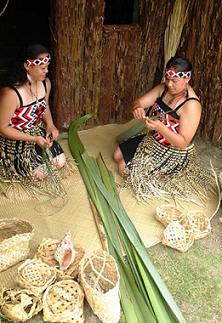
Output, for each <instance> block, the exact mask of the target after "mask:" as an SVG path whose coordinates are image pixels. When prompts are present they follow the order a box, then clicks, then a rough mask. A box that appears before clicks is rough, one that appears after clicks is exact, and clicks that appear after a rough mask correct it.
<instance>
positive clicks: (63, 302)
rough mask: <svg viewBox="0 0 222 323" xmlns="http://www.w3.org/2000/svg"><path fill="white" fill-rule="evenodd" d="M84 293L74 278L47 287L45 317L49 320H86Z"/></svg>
mask: <svg viewBox="0 0 222 323" xmlns="http://www.w3.org/2000/svg"><path fill="white" fill-rule="evenodd" d="M83 301H84V293H83V291H82V288H81V287H80V286H79V284H78V283H77V282H75V281H74V280H64V281H60V282H57V283H55V284H54V285H51V286H50V287H48V288H47V290H46V291H45V293H44V295H43V319H44V321H47V322H73V323H82V322H84V316H83Z"/></svg>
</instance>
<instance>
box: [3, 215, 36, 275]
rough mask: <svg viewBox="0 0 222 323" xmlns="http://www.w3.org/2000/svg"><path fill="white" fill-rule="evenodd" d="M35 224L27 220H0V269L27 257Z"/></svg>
mask: <svg viewBox="0 0 222 323" xmlns="http://www.w3.org/2000/svg"><path fill="white" fill-rule="evenodd" d="M32 236H33V226H32V225H31V224H30V223H29V222H28V221H25V220H20V219H16V218H13V219H2V220H0V271H3V270H5V269H7V268H9V267H11V266H13V265H15V264H17V263H18V262H20V261H22V260H24V259H27V258H28V257H29V254H30V248H29V242H30V240H31V238H32Z"/></svg>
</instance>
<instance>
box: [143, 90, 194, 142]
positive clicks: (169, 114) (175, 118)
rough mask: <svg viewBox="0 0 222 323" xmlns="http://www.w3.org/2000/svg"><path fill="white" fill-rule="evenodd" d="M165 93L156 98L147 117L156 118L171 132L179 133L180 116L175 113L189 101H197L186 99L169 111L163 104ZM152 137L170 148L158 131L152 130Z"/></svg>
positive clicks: (192, 98)
mask: <svg viewBox="0 0 222 323" xmlns="http://www.w3.org/2000/svg"><path fill="white" fill-rule="evenodd" d="M165 93H166V90H165V91H164V92H163V93H162V95H161V97H159V98H157V100H156V102H155V103H154V104H153V106H152V107H151V108H149V110H148V112H147V115H148V116H150V117H152V116H157V117H158V119H159V120H160V121H161V122H162V123H163V124H164V125H165V126H166V127H167V128H168V129H170V130H171V131H173V132H175V133H179V129H180V116H179V115H178V114H177V111H178V110H179V109H180V108H181V107H182V106H183V105H184V104H185V103H186V102H187V101H189V100H196V101H199V100H198V99H197V98H194V97H188V98H187V99H186V100H184V101H183V102H182V103H181V104H179V105H178V106H177V107H176V108H175V109H174V110H173V109H171V108H170V107H169V106H168V105H167V104H166V103H165V102H163V97H164V95H165ZM151 133H152V136H153V138H154V139H155V140H157V141H158V142H159V143H160V144H162V145H164V146H170V145H171V144H170V142H169V141H168V140H167V139H166V138H164V137H163V135H161V133H160V132H159V131H156V130H153V131H152V132H151Z"/></svg>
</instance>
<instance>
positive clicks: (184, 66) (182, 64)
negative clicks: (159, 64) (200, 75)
mask: <svg viewBox="0 0 222 323" xmlns="http://www.w3.org/2000/svg"><path fill="white" fill-rule="evenodd" d="M172 67H173V68H174V69H176V70H177V71H178V72H184V71H185V72H188V71H192V69H193V67H192V64H191V62H190V61H189V60H188V59H186V58H183V57H181V56H173V57H171V58H170V59H169V61H168V62H167V63H166V69H167V70H168V69H170V68H172Z"/></svg>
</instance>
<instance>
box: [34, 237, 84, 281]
mask: <svg viewBox="0 0 222 323" xmlns="http://www.w3.org/2000/svg"><path fill="white" fill-rule="evenodd" d="M59 242H60V241H59V240H54V239H50V238H49V239H43V240H42V242H41V243H40V245H39V247H38V250H37V253H36V254H35V256H34V258H36V259H40V260H41V261H43V262H44V263H46V264H47V265H49V266H52V267H59V263H58V261H57V260H56V259H55V258H54V254H55V251H56V250H57V247H58V245H59ZM74 248H75V259H74V262H73V263H72V264H71V265H70V266H69V267H68V268H67V269H66V270H64V271H63V272H62V271H60V270H58V274H57V279H59V280H63V279H70V278H73V279H75V278H77V276H78V273H79V262H80V260H81V259H82V257H83V256H84V253H85V252H84V250H83V248H81V247H80V246H78V245H75V246H74Z"/></svg>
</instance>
